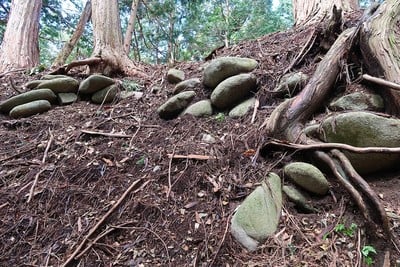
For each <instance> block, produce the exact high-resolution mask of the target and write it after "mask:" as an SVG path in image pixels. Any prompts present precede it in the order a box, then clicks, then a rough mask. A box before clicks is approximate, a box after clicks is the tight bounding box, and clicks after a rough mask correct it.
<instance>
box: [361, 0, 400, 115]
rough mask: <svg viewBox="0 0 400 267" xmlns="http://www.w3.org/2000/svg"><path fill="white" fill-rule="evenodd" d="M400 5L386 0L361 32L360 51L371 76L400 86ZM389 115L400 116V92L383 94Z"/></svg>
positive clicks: (385, 91) (387, 91)
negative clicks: (399, 39) (382, 78)
mask: <svg viewBox="0 0 400 267" xmlns="http://www.w3.org/2000/svg"><path fill="white" fill-rule="evenodd" d="M399 15H400V2H399V1H396V0H386V1H384V2H383V3H382V4H381V5H380V6H379V8H378V10H377V11H376V13H375V16H373V17H372V18H371V19H370V20H369V21H367V23H366V24H365V26H364V27H363V28H362V31H361V43H360V45H361V51H362V53H363V59H364V63H365V64H366V66H367V71H368V72H369V74H371V75H373V76H377V77H382V76H383V77H384V78H385V79H386V80H389V81H391V82H394V83H397V84H400V75H399V73H400V43H399V41H398V38H399V36H398V35H399V32H400V16H399ZM382 93H383V94H382V95H383V97H384V98H385V101H386V107H387V109H388V110H387V112H389V113H391V114H394V115H397V116H399V115H400V92H399V91H395V90H390V89H389V88H386V89H385V90H384V91H383V92H382Z"/></svg>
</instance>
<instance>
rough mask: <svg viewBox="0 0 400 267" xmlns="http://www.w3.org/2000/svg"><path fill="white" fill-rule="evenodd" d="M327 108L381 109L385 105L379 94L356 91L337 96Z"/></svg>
mask: <svg viewBox="0 0 400 267" xmlns="http://www.w3.org/2000/svg"><path fill="white" fill-rule="evenodd" d="M329 108H330V109H332V110H353V111H362V110H371V111H382V110H383V109H384V108H385V105H384V102H383V98H382V97H381V96H380V95H377V94H370V93H365V92H356V93H352V94H348V95H345V96H342V97H340V98H338V99H337V100H335V101H334V102H332V103H331V104H330V105H329Z"/></svg>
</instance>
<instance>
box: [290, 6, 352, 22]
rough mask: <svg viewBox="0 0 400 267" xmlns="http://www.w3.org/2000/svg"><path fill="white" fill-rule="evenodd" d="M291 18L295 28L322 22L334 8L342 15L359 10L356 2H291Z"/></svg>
mask: <svg viewBox="0 0 400 267" xmlns="http://www.w3.org/2000/svg"><path fill="white" fill-rule="evenodd" d="M292 3H293V16H294V21H295V26H299V25H305V26H308V25H311V24H316V23H319V22H321V21H323V20H324V19H325V18H326V17H327V16H328V15H329V14H330V13H331V12H332V9H333V6H336V8H337V9H341V10H342V11H343V12H344V13H346V12H351V11H354V10H357V9H358V8H359V6H358V1H357V0H332V1H326V0H293V1H292Z"/></svg>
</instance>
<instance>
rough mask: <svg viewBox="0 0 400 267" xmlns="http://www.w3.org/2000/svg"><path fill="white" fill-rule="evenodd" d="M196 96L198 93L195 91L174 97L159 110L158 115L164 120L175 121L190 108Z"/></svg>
mask: <svg viewBox="0 0 400 267" xmlns="http://www.w3.org/2000/svg"><path fill="white" fill-rule="evenodd" d="M195 96H196V92H194V91H185V92H182V93H179V94H177V95H174V96H173V97H171V98H170V99H168V100H167V102H165V103H164V104H162V105H161V106H160V107H159V108H158V109H157V113H158V115H159V116H160V118H162V119H164V120H170V119H173V118H175V117H177V116H178V115H179V114H180V113H181V112H182V111H183V110H184V109H185V108H187V107H188V106H189V104H190V102H192V100H193V98H194V97H195Z"/></svg>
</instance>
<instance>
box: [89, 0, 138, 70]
mask: <svg viewBox="0 0 400 267" xmlns="http://www.w3.org/2000/svg"><path fill="white" fill-rule="evenodd" d="M92 23H93V37H94V49H93V57H97V58H100V59H101V64H92V65H90V66H89V68H90V72H91V73H94V72H97V73H103V74H106V75H110V74H112V73H116V72H123V73H125V74H127V75H130V76H135V75H139V76H145V75H144V74H143V73H140V72H139V71H138V69H137V67H136V66H135V65H134V64H133V62H132V61H131V60H130V59H129V58H128V55H127V54H126V53H125V51H124V46H123V43H122V31H121V22H120V17H119V10H118V2H117V1H115V0H93V2H92Z"/></svg>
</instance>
